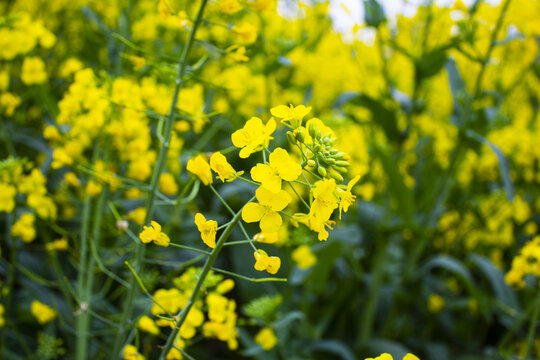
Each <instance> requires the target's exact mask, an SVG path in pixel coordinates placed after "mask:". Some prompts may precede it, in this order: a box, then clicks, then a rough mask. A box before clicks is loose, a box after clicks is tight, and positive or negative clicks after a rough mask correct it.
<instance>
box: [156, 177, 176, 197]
mask: <svg viewBox="0 0 540 360" xmlns="http://www.w3.org/2000/svg"><path fill="white" fill-rule="evenodd" d="M159 191H161V192H162V193H163V194H165V195H174V194H176V193H177V192H178V185H176V180H175V179H174V176H173V175H172V174H171V173H162V174H161V175H160V176H159Z"/></svg>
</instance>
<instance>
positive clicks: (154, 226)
mask: <svg viewBox="0 0 540 360" xmlns="http://www.w3.org/2000/svg"><path fill="white" fill-rule="evenodd" d="M150 224H151V226H144V227H143V231H141V233H140V234H139V239H141V241H142V242H143V243H149V242H151V241H153V242H154V243H155V244H156V245H159V246H169V242H170V241H171V240H170V239H169V237H168V236H167V234H164V233H162V232H161V225H159V224H158V223H157V222H155V221H151V222H150Z"/></svg>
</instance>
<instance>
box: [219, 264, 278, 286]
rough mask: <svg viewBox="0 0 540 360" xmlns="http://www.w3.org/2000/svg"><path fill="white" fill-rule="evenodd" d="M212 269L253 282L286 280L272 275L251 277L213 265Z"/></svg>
mask: <svg viewBox="0 0 540 360" xmlns="http://www.w3.org/2000/svg"><path fill="white" fill-rule="evenodd" d="M212 270H213V271H215V272H218V273H222V274H225V275H229V276H234V277H237V278H239V279H243V280H247V281H251V282H254V283H258V282H268V281H278V282H287V278H274V277H267V278H253V277H248V276H244V275H240V274H237V273H234V272H231V271H227V270H222V269H218V268H215V267H213V268H212Z"/></svg>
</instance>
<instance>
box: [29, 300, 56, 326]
mask: <svg viewBox="0 0 540 360" xmlns="http://www.w3.org/2000/svg"><path fill="white" fill-rule="evenodd" d="M30 312H31V313H32V315H34V316H35V317H36V319H37V321H38V322H39V323H40V324H46V323H48V322H51V321H53V320H54V319H55V318H56V311H55V310H54V309H53V308H51V307H50V306H47V305H45V304H43V303H41V302H39V301H37V300H34V301H32V304H31V305H30Z"/></svg>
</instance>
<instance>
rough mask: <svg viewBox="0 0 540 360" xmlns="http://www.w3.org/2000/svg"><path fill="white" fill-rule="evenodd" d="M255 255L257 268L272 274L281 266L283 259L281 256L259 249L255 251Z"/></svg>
mask: <svg viewBox="0 0 540 360" xmlns="http://www.w3.org/2000/svg"><path fill="white" fill-rule="evenodd" d="M253 256H254V257H255V270H258V271H265V270H266V271H267V272H269V273H270V274H275V273H277V272H278V270H279V267H280V266H281V259H280V258H279V257H277V256H268V255H267V254H266V251H264V250H261V249H259V250H257V251H255V252H254V253H253Z"/></svg>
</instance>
